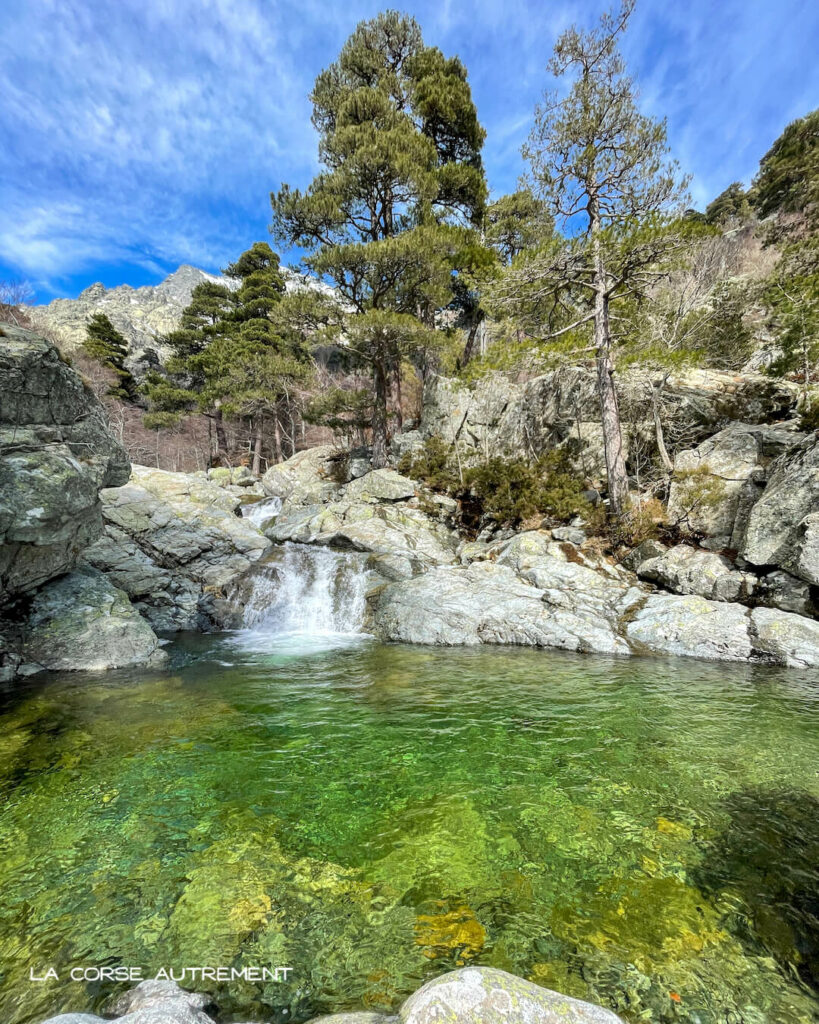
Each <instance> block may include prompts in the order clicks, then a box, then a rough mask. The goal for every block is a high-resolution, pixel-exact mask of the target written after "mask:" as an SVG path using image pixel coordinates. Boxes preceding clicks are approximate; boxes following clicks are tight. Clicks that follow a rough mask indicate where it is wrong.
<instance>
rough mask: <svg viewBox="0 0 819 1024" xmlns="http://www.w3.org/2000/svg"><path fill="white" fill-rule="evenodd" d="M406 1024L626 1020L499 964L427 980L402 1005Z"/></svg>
mask: <svg viewBox="0 0 819 1024" xmlns="http://www.w3.org/2000/svg"><path fill="white" fill-rule="evenodd" d="M398 1019H399V1021H400V1022H401V1024H450V1022H451V1024H623V1022H622V1020H621V1018H620V1017H618V1016H617V1015H616V1014H614V1013H612V1012H611V1010H605V1009H603V1007H602V1006H595V1005H594V1004H593V1003H586V1002H582V1001H581V1000H579V999H572V998H570V997H569V996H564V995H561V994H560V993H559V992H552V991H551V990H550V989H548V988H541V986H540V985H535V984H533V983H532V982H531V981H526V980H524V979H523V978H518V977H516V976H515V975H514V974H507V972H506V971H500V970H498V969H497V968H494V967H463V968H461V970H459V971H452V972H451V973H449V974H443V975H441V977H439V978H434V979H433V980H432V981H429V982H427V984H426V985H424V986H423V987H422V988H420V989H419V990H418V991H417V992H416V993H415V994H414V995H411V996H410V997H409V999H408V1000H407V1001H406V1002H405V1003H404V1005H403V1006H402V1007H401V1010H400V1012H399V1014H398Z"/></svg>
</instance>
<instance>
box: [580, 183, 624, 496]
mask: <svg viewBox="0 0 819 1024" xmlns="http://www.w3.org/2000/svg"><path fill="white" fill-rule="evenodd" d="M589 212H590V218H591V223H592V243H593V248H594V288H595V292H594V348H595V358H596V361H597V394H598V396H599V399H600V422H601V425H602V428H603V450H604V452H605V455H606V475H607V477H608V492H609V513H610V514H611V515H612V516H620V515H622V514H623V512H625V510H626V509H627V508H628V503H629V495H628V474H627V473H626V460H625V455H624V454H623V432H622V429H621V427H620V408H619V405H618V402H617V388H616V387H615V384H614V359H613V356H612V352H611V327H610V324H609V297H608V293H607V287H608V281H607V274H606V268H605V266H604V264H603V257H602V254H601V250H600V240H599V238H598V233H599V231H600V218H599V214H598V212H597V208H596V205H595V204H594V203H592V204H590V211H589Z"/></svg>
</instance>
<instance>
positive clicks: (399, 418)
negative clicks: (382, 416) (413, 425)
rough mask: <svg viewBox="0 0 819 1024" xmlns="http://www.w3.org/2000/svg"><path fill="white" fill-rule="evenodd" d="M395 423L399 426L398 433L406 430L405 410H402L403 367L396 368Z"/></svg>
mask: <svg viewBox="0 0 819 1024" xmlns="http://www.w3.org/2000/svg"><path fill="white" fill-rule="evenodd" d="M394 380H395V422H396V425H397V426H398V433H399V434H400V433H401V431H402V430H403V429H404V410H403V409H402V408H401V402H402V397H401V367H400V366H396V368H395V375H394Z"/></svg>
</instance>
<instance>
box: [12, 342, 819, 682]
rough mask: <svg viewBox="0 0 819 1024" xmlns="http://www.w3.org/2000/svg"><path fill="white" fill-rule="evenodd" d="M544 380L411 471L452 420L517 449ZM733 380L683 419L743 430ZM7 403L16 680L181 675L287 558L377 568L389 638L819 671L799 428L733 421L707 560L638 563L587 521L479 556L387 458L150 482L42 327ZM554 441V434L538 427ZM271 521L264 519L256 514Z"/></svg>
mask: <svg viewBox="0 0 819 1024" xmlns="http://www.w3.org/2000/svg"><path fill="white" fill-rule="evenodd" d="M538 380H539V381H540V383H539V384H538V386H537V387H536V388H535V389H534V392H533V393H535V397H537V396H540V398H539V399H538V401H535V398H532V400H531V401H529V399H526V395H527V394H528V391H530V390H532V389H531V388H528V390H527V389H524V391H523V392H522V393H521V395H520V396H518V398H516V399H514V401H512V400H511V399H508V396H507V399H508V400H507V401H506V404H505V406H504V411H500V412H499V411H498V410H497V409H495V410H494V412H492V413H491V415H490V413H489V412H487V410H486V409H484V411H483V412H479V413H478V414H476V413H475V412H474V410H473V405H474V404H475V403H477V408H478V410H481V409H483V406H484V405H486V404H487V402H488V401H489V399H488V396H487V395H484V396H483V397H481V392H480V391H479V392H477V393H476V395H477V397H476V396H472V398H470V399H469V400H468V401H469V402H470V403H471V404H469V405H468V406H467V408H466V409H462V407H461V405H462V403H461V404H459V402H461V399H462V398H463V396H462V395H459V394H458V395H456V394H455V393H454V392H453V391H452V389H451V388H448V387H447V386H446V385H445V384H443V383H442V382H440V381H439V382H438V384H437V385H436V387H437V388H438V392H440V394H439V396H438V398H437V399H435V400H431V401H430V403H429V405H428V408H429V409H431V410H432V412H430V413H429V416H431V417H432V420H431V421H429V422H427V423H426V424H424V423H422V425H421V430H422V433H421V434H418V433H417V432H416V436H415V438H414V439H413V437H412V434H411V433H410V434H406V435H399V437H398V438H397V439H396V444H395V445H394V450H393V458H394V461H395V463H396V464H397V462H398V460H399V457H400V455H401V453H402V452H403V451H405V450H406V448H407V445H408V444H410V445H417V444H419V443H422V441H423V438H424V436H430V435H429V434H428V431H429V430H430V429H432V427H431V426H430V423H431V422H433V423H434V429H436V430H439V431H440V432H441V436H448V435H449V433H452V431H453V429H455V428H453V424H454V421H455V420H456V419H458V418H460V422H461V426H462V427H463V426H465V425H467V424H468V423H470V422H472V421H471V420H470V416H472V417H473V418H474V416H475V415H478V420H476V421H474V422H475V423H477V422H478V421H480V422H481V423H483V427H484V428H485V432H484V434H481V433H480V431H477V427H475V430H473V431H472V434H473V437H474V443H475V445H476V446H480V445H481V444H484V443H486V442H487V439H488V438H489V437H490V434H489V433H486V431H490V428H491V431H494V433H492V434H491V440H492V443H493V444H498V445H502V444H503V443H507V446H508V445H510V444H511V445H512V446H513V448H514V443H515V442H514V439H515V438H517V437H518V435H519V434H521V431H522V430H524V427H526V424H523V425H521V423H522V421H521V420H520V417H521V416H524V414H525V415H526V416H531V415H533V414H534V413H537V410H538V409H539V408H540V407H541V406H542V405H543V402H544V401H545V398H544V396H545V395H546V394H547V393H549V392H548V388H547V387H546V384H545V383H544V380H545V378H543V379H538ZM533 383H537V382H533ZM564 383H565V382H564ZM581 383H582V382H581ZM718 383H719V384H720V388H717V389H716V392H717V394H718V395H719V396H721V397H720V398H719V401H717V398H715V397H714V395H713V393H712V392H714V390H715V389H714V387H713V386H712V387H711V391H710V392H709V391H708V388H706V387H705V385H704V384H703V382H700V386H699V390H697V389H694V388H693V386H692V385H691V383H690V382H689V383H688V384H685V385H683V384H682V383H680V384H678V385H677V387H678V390H679V391H680V394H681V396H682V397H681V398H680V403H679V407H680V409H688V410H689V411H690V407H691V405H692V403H694V404H696V405H697V408H699V410H700V413H699V415H700V422H701V429H702V430H703V431H707V430H708V429H711V430H713V426H714V425H715V423H716V417H717V410H718V409H719V408H722V409H723V412H724V407H723V406H721V405H720V404H719V403H720V402H722V403H724V402H725V401H727V398H726V397H725V395H726V392H727V391H728V385H727V383H726V382H725V381H720V382H718ZM746 383H747V382H743V381H740V382H739V383H737V382H735V384H734V387H733V390H732V391H731V392H730V397H731V401H732V402H733V406H732V408H741V409H742V410H743V411H744V412H745V413H752V412H756V413H757V414H758V415H762V414H773V411H774V410H775V409H779V411H780V412H782V408H784V409H785V411H787V396H786V395H784V394H781V393H780V391H781V389H780V391H777V390H776V389H773V390H772V391H770V392H765V393H763V394H762V395H761V396H760V395H757V394H756V392H755V391H754V390H753V389H752V388H749V387H746V386H745V384H746ZM575 384H577V386H578V387H579V386H580V385H579V384H578V383H577V382H575ZM552 385H553V386H554V387H557V384H556V383H555V382H554V381H553V382H552ZM711 385H713V382H711ZM527 387H528V386H527ZM0 392H2V395H3V402H2V411H1V412H0V417H1V418H2V431H3V434H2V454H1V455H0V474H2V479H3V482H4V488H3V493H4V505H3V509H2V513H3V515H2V522H0V525H2V527H3V537H2V544H1V545H0V581H2V593H1V594H0V596H1V597H2V600H3V604H4V622H3V630H2V646H0V656H2V659H3V669H2V671H3V673H4V676H5V678H7V679H9V678H12V677H13V676H14V675H15V674H30V673H32V672H37V671H40V670H42V669H63V670H64V669H89V668H93V669H104V668H115V667H125V666H131V665H134V664H139V663H146V664H158V663H160V662H161V660H162V657H163V655H162V651H161V646H160V640H159V639H158V637H157V635H156V634H157V633H158V632H159V633H173V632H177V631H180V630H213V629H221V628H225V627H230V626H233V625H236V624H237V623H238V622H240V621H241V614H242V601H243V590H244V591H246V588H243V587H242V581H243V579H244V578H245V577H246V576H247V574H248V572H249V571H250V570H251V568H252V566H253V565H254V564H255V563H257V562H259V561H260V560H263V559H265V558H267V557H268V556H269V555H270V554H271V553H272V552H274V551H275V547H276V546H277V545H281V544H282V543H284V542H290V543H294V544H303V545H321V546H325V547H328V548H335V549H340V550H351V549H352V550H355V551H359V552H366V553H367V554H369V556H370V558H369V561H368V565H369V568H370V569H371V570H372V580H373V585H372V587H371V589H370V592H369V595H368V608H369V612H368V620H367V623H366V628H367V629H368V630H369V631H371V632H373V633H375V634H376V635H378V636H379V637H380V638H381V639H383V640H386V641H402V642H409V643H423V644H446V645H477V644H518V645H527V646H534V647H554V648H559V649H562V650H570V651H577V652H580V653H596V654H607V655H624V656H628V655H681V656H690V657H699V658H710V659H720V660H729V661H759V662H767V663H774V664H780V665H786V666H791V667H796V668H813V667H816V666H817V665H819V622H817V621H816V607H817V606H816V600H815V597H816V590H815V588H816V587H817V585H819V539H818V538H819V527H817V523H819V440H817V435H816V434H815V433H805V432H801V431H799V430H798V429H797V426H796V424H795V422H793V421H788V420H784V421H781V422H778V423H775V424H765V423H747V422H744V421H738V422H733V421H732V422H729V423H727V425H724V426H723V427H722V429H719V430H717V431H716V432H713V433H711V434H710V435H709V436H707V437H706V438H705V439H704V440H701V441H700V442H699V443H698V444H697V445H696V446H695V447H693V448H691V449H686V450H683V451H681V452H680V453H679V454H678V455H677V458H676V473H675V477H674V481H673V484H672V488H671V496H670V501H669V514H670V515H671V516H674V517H676V520H677V521H678V523H680V524H682V528H681V529H680V530H679V531H678V536H681V537H682V539H683V542H682V543H677V544H674V545H672V546H667V545H664V544H661V543H659V542H658V541H649V542H646V543H644V544H641V545H640V546H638V547H637V548H636V549H634V550H633V551H631V552H630V553H628V555H627V556H626V557H625V558H622V557H620V558H619V560H617V559H615V558H614V557H612V555H610V554H608V555H607V554H605V553H603V551H604V549H603V548H601V545H600V544H599V543H598V541H597V538H595V537H591V536H587V532H586V530H585V529H584V528H583V527H584V524H583V523H582V522H576V523H574V524H572V525H570V526H562V527H554V526H552V527H551V528H540V529H534V530H533V529H529V530H524V531H522V532H515V531H512V530H509V529H492V528H488V529H485V530H484V531H483V532H482V534H481V535H480V536H479V537H478V538H477V539H470V538H469V537H466V536H465V535H464V534H463V533H462V532H461V530H460V525H459V520H458V516H457V511H458V505H457V502H456V501H455V500H454V499H453V498H451V497H449V496H447V495H445V494H440V493H436V492H434V491H433V490H430V489H429V488H428V487H426V486H424V485H423V484H421V483H420V482H418V481H416V480H412V479H409V478H408V477H407V476H404V475H402V474H401V473H399V472H398V471H397V470H396V469H379V470H374V471H371V470H370V467H369V462H368V458H367V453H366V451H363V450H362V451H360V452H353V453H352V454H350V453H343V452H340V451H339V450H337V449H335V448H334V447H332V446H320V447H316V448H312V449H309V450H306V451H302V452H299V453H298V454H297V455H295V456H294V457H293V458H292V459H290V460H288V461H287V462H285V463H282V464H280V465H277V466H274V467H273V468H271V469H270V470H269V471H268V472H267V473H266V474H265V476H264V477H263V478H262V479H261V480H256V479H255V478H254V477H253V476H252V474H250V473H249V472H248V470H247V469H245V468H239V469H237V470H234V471H230V470H226V469H215V470H211V471H210V473H208V474H204V473H195V474H183V473H169V472H163V471H160V470H152V469H148V468H145V467H140V466H134V467H129V466H128V463H127V459H126V458H125V455H124V452H123V451H122V449H121V448H120V447H119V446H118V445H117V443H116V442H115V441H114V440H113V438H111V436H110V434H108V432H107V430H106V427H105V421H104V416H103V413H102V410H101V408H100V406H99V403H98V402H97V401H96V399H95V398H94V397H93V395H92V394H91V393H90V392H89V391H88V390H87V389H86V388H84V387H83V384H82V381H81V380H80V378H79V377H78V376H77V374H76V373H74V371H73V370H71V368H70V367H69V366H68V365H66V363H65V362H63V361H62V360H61V359H60V357H59V355H58V354H57V352H56V349H54V347H53V346H51V345H50V344H49V343H47V342H45V341H43V340H42V339H41V338H39V337H37V336H36V335H34V334H32V333H31V332H28V331H23V330H20V329H14V328H10V329H8V330H7V331H6V334H5V336H3V337H2V338H0ZM442 394H443V395H444V396H449V397H448V399H447V401H449V404H447V401H444V399H442V398H441V395H442ZM561 394H562V391H561V388H559V387H557V392H556V396H553V402H552V404H553V405H554V408H553V409H552V410H551V412H548V410H546V411H544V410H543V409H541V413H542V415H540V414H538V416H539V418H538V423H539V424H540V427H539V428H538V429H539V431H540V432H539V434H538V435H537V436H538V437H540V438H541V441H543V443H546V440H544V439H546V435H547V434H548V433H549V431H552V432H554V431H555V430H558V427H557V426H556V424H557V421H558V419H559V415H562V413H561V412H560V410H561V409H563V405H561V402H562V401H563V400H562V399H561V398H560V395H561ZM709 394H710V396H711V397H710V398H709V399H708V401H706V398H707V395H709ZM453 396H454V397H453ZM529 397H530V398H531V396H529ZM456 398H457V399H458V400H457V401H456V400H455V399H456ZM524 399H526V400H525V401H524ZM566 401H568V399H567V400H566ZM538 402H540V405H539V404H538ZM453 403H454V404H453ZM709 403H710V404H709ZM563 404H565V402H564V403H563ZM450 405H451V406H452V408H450ZM574 407H575V408H576V404H575V406H574ZM780 407H782V408H780ZM493 408H494V407H493ZM550 408H551V407H550ZM567 408H568V407H567ZM435 410H438V412H437V413H435ZM442 410H443V411H442ZM515 410H517V413H515ZM533 410H534V413H533ZM708 410H710V412H709V411H708ZM565 411H566V410H565V409H563V412H564V413H565ZM547 413H548V415H547ZM706 413H708V415H706ZM433 414H434V415H433ZM709 417H710V418H709ZM484 421H485V422H484ZM547 421H548V423H549V424H551V425H550V426H549V430H547V429H546V426H545V424H547ZM723 422H724V420H723ZM709 424H710V426H709ZM473 425H474V424H473ZM470 429H471V428H470ZM561 429H562V428H561ZM533 430H534V421H533V422H532V423H530V424H529V426H528V427H527V428H526V430H524V432H525V433H527V434H528V435H529V436H533V435H532V431H533ZM476 431H477V432H476ZM425 432H426V433H425ZM559 432H560V431H559V430H558V433H559ZM459 436H460V435H459ZM550 436H551V435H550ZM504 438H506V439H507V441H506V442H504V440H503V439H504ZM467 455H468V453H467V452H465V453H464V457H465V458H466V457H467ZM129 473H130V475H129ZM692 481H693V484H692ZM703 493H707V494H708V501H707V502H706V501H702V500H701V495H702V494H703ZM6 495H8V497H5V496H6ZM252 502H258V503H259V505H258V513H259V514H256V515H254V516H252V517H247V518H246V517H243V516H242V514H241V513H242V509H243V508H245V509H246V508H247V507H248V505H249V504H250V503H252ZM685 530H687V531H688V535H689V536H690V538H691V539H690V540H688V541H686V540H685ZM695 537H696V538H698V539H699V541H700V544H699V545H698V544H697V543H695V542H694V539H693V538H695Z"/></svg>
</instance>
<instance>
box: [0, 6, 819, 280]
mask: <svg viewBox="0 0 819 1024" xmlns="http://www.w3.org/2000/svg"><path fill="white" fill-rule="evenodd" d="M381 6H382V5H381V4H379V3H377V2H374V0H348V2H346V3H344V4H339V3H330V2H328V0H277V2H276V3H271V2H270V0H117V2H116V3H113V4H112V3H107V2H104V0H6V4H5V6H4V33H3V34H4V45H3V47H2V48H0V139H2V145H1V146H0V209H2V211H3V216H2V220H0V276H4V275H16V276H23V277H27V278H29V279H31V280H33V281H35V282H37V283H38V288H39V292H40V297H41V298H43V299H45V298H48V297H49V296H50V295H51V294H56V293H64V292H68V293H71V292H72V291H73V292H76V291H78V290H79V289H80V288H82V287H84V286H85V285H87V284H88V283H90V281H92V280H94V279H102V280H106V281H108V282H110V283H117V282H118V281H120V280H127V281H129V282H130V283H134V284H138V283H143V282H144V281H146V280H151V279H157V278H158V277H159V276H161V275H162V274H163V273H165V272H167V271H168V270H171V269H173V268H174V267H176V266H177V265H178V264H179V263H180V262H185V261H187V262H193V263H197V264H200V265H202V266H204V267H206V268H209V269H216V268H218V267H219V266H221V265H224V264H225V263H226V262H227V261H229V260H230V259H232V258H234V257H235V255H236V254H237V252H239V251H240V250H241V249H242V248H244V247H246V246H247V245H248V244H249V243H250V242H252V241H254V240H255V239H257V238H263V237H265V232H266V226H267V221H268V216H269V210H268V201H267V195H268V193H269V191H270V190H271V189H274V188H276V187H278V185H279V184H280V183H281V182H282V181H289V182H291V183H292V184H304V183H306V182H307V181H308V180H309V178H310V177H311V175H312V173H313V172H314V170H315V167H316V139H315V135H314V133H313V130H312V127H311V124H310V105H309V100H308V94H309V91H310V87H311V85H312V82H313V79H314V78H315V75H316V74H317V73H318V71H319V70H321V68H322V67H324V66H325V65H326V64H327V63H328V62H329V61H331V60H332V59H333V58H334V57H335V55H336V54H337V52H338V50H339V48H340V46H341V45H342V43H343V42H344V39H345V38H346V37H347V35H348V34H349V33H350V31H352V29H353V28H354V27H355V24H356V22H357V21H358V20H359V19H361V18H364V17H371V16H372V15H373V14H375V13H376V12H377V11H378V10H379V9H380V7H381ZM407 6H408V8H409V10H410V12H411V13H413V14H414V15H415V16H416V17H417V18H418V20H419V21H420V22H421V25H422V27H423V29H424V34H425V38H426V39H427V41H428V42H429V43H432V44H435V45H438V46H440V47H441V48H442V49H443V50H444V52H446V53H448V54H451V53H457V54H459V55H460V56H461V58H462V59H463V60H464V62H465V64H466V66H467V68H468V69H469V73H470V80H471V83H472V87H473V92H474V95H475V98H476V102H477V104H478V110H479V114H480V117H481V120H482V122H483V123H484V125H485V126H486V128H487V131H488V138H487V145H486V150H485V158H486V165H487V170H488V173H489V178H490V185H491V186H492V189H493V192H494V193H496V194H497V193H501V192H503V191H506V190H508V189H510V188H513V187H514V186H515V182H516V180H517V177H518V175H519V174H520V171H521V170H522V166H521V161H520V155H519V150H520V145H521V142H522V141H523V140H524V138H525V137H526V135H527V133H528V130H529V125H530V123H531V116H532V111H533V108H534V105H535V102H536V101H537V100H538V98H539V97H540V94H541V92H542V90H543V88H544V86H546V85H547V84H548V82H547V76H546V72H545V65H546V62H547V60H548V57H549V54H550V51H551V48H552V45H553V43H554V40H555V38H556V36H557V34H558V33H559V31H560V30H561V29H562V28H564V27H565V26H566V25H567V24H569V23H570V22H572V21H580V22H581V23H583V24H590V23H591V22H592V21H594V20H595V19H596V18H597V16H598V15H599V13H600V11H601V10H602V9H603V7H604V6H607V5H606V4H605V0H580V2H575V3H569V2H562V3H561V2H556V3H550V4H549V5H546V4H543V3H541V2H539V0H521V2H517V3H515V2H513V3H509V2H508V0H507V2H503V0H474V2H472V3H469V4H464V3H454V2H449V0H419V2H412V3H409V4H408V5H407ZM817 36H819V8H817V7H816V5H815V4H811V3H809V2H807V0H779V2H778V3H776V4H770V3H769V2H768V0H724V2H722V3H721V4H719V5H716V4H713V3H712V2H711V0H691V2H689V3H687V4H684V5H669V4H666V3H664V2H661V0H641V3H640V5H639V6H638V10H637V13H636V15H635V17H634V19H633V24H632V27H631V30H630V34H629V38H628V40H627V42H626V51H627V56H628V58H629V62H630V65H631V67H632V70H633V71H634V73H635V75H636V77H637V78H638V80H639V82H640V85H641V89H642V97H643V99H642V102H643V104H644V106H645V108H646V109H647V110H649V111H650V112H651V113H653V114H656V115H659V116H665V115H667V116H668V120H669V134H670V139H671V142H672V145H673V147H674V152H675V155H676V156H677V158H678V159H679V160H680V162H681V164H682V165H683V166H684V168H685V169H686V170H689V171H691V172H692V173H693V175H694V181H693V193H694V196H695V199H697V200H698V201H699V202H700V203H704V202H706V201H707V200H708V199H709V198H711V197H712V196H713V195H714V194H715V193H716V192H717V191H719V190H720V189H721V188H723V187H725V185H727V184H729V183H730V181H733V180H734V179H737V178H740V179H747V178H748V177H749V176H750V175H751V174H752V173H753V170H754V168H755V166H756V163H757V161H758V159H759V156H760V155H761V154H762V153H763V152H764V151H765V149H766V148H767V146H768V145H769V144H770V142H771V141H772V139H773V138H774V137H775V136H776V134H778V132H779V131H780V130H781V128H782V127H783V125H784V124H785V123H786V121H788V120H789V119H792V118H793V117H795V116H798V115H799V114H801V113H804V112H805V111H806V110H808V109H810V108H811V107H812V106H814V105H815V104H816V100H817V97H819V66H818V65H817V63H816V61H815V58H814V55H813V53H812V44H813V43H814V42H815V39H816V38H817Z"/></svg>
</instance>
